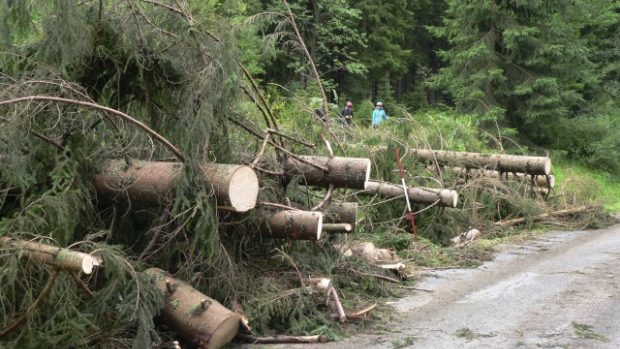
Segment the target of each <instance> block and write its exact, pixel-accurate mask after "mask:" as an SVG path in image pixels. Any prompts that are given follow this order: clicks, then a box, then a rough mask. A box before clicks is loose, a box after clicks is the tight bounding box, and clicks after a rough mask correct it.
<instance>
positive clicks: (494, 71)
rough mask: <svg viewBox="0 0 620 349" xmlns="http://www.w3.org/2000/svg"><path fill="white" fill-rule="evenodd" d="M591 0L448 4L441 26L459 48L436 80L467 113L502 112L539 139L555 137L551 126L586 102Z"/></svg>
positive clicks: (589, 80)
mask: <svg viewBox="0 0 620 349" xmlns="http://www.w3.org/2000/svg"><path fill="white" fill-rule="evenodd" d="M589 9H590V7H589V6H588V2H587V1H571V2H566V1H561V0H550V1H500V0H494V1H487V0H474V1H468V2H467V3H463V2H462V1H457V0H450V1H448V10H447V14H446V17H445V18H444V23H443V25H442V26H439V27H435V28H433V29H432V30H433V33H434V34H435V35H437V36H438V37H442V38H446V39H447V40H448V41H449V42H450V44H451V45H452V47H451V48H450V49H449V50H446V51H443V52H441V57H442V58H443V59H444V60H445V61H446V62H447V63H448V66H447V67H446V68H444V69H442V70H441V72H440V74H438V75H437V76H436V77H435V78H434V79H433V80H432V86H433V87H435V88H445V89H447V90H448V91H449V92H450V94H451V96H452V97H453V99H454V102H455V103H456V105H457V107H458V109H459V110H461V111H465V112H475V113H481V114H484V113H489V112H494V111H503V112H504V113H505V114H504V115H505V116H507V118H508V120H509V121H511V122H512V124H513V125H515V126H517V127H518V128H520V129H521V130H523V131H526V132H527V133H528V136H530V137H531V138H533V139H539V140H549V137H550V134H549V132H547V131H546V130H545V127H544V126H545V125H549V124H552V123H554V122H556V121H557V120H558V118H562V117H566V116H570V115H571V114H572V113H574V112H575V110H576V109H578V108H577V106H578V105H579V104H581V103H583V101H584V99H583V93H584V86H586V85H588V84H589V83H592V82H593V81H592V78H593V77H594V75H593V70H594V67H595V66H594V64H593V63H592V61H591V59H590V51H589V49H588V46H587V40H585V39H584V38H583V37H582V36H581V30H582V29H583V28H584V27H585V26H587V25H588V24H589V23H590V21H589V20H590V18H591V17H588V16H584V13H586V12H587V11H588V10H589Z"/></svg>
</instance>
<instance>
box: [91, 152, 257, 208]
mask: <svg viewBox="0 0 620 349" xmlns="http://www.w3.org/2000/svg"><path fill="white" fill-rule="evenodd" d="M182 170H183V164H181V163H179V162H161V161H133V162H132V164H131V166H129V167H127V166H126V165H125V162H124V161H122V160H109V161H107V162H106V163H105V164H104V166H103V168H102V170H101V172H100V173H99V174H97V175H96V176H95V188H96V189H97V191H98V192H99V193H100V194H102V195H103V196H106V197H109V198H112V199H116V198H118V197H120V198H121V199H128V200H129V201H131V202H136V203H140V204H156V203H159V202H162V201H164V202H165V201H169V200H171V199H172V198H173V193H174V190H175V188H176V184H177V180H178V179H179V177H180V176H181V171H182ZM201 170H202V173H203V174H204V176H205V179H206V180H207V181H208V182H209V183H210V184H211V185H212V186H213V188H214V190H215V193H216V196H217V200H218V206H219V208H223V209H227V210H231V211H237V212H245V211H248V210H250V209H252V208H254V206H255V204H256V198H257V196H258V190H259V187H258V177H257V176H256V173H254V171H253V170H252V169H251V168H249V167H248V166H242V165H225V164H215V163H206V164H203V165H202V166H201Z"/></svg>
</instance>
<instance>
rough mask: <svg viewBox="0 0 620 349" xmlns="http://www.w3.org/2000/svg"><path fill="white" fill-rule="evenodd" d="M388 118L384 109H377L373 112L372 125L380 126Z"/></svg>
mask: <svg viewBox="0 0 620 349" xmlns="http://www.w3.org/2000/svg"><path fill="white" fill-rule="evenodd" d="M387 118H388V116H387V114H386V113H385V110H383V108H381V109H379V108H375V110H373V112H372V125H373V126H376V125H379V124H380V123H381V122H382V121H383V120H385V119H387Z"/></svg>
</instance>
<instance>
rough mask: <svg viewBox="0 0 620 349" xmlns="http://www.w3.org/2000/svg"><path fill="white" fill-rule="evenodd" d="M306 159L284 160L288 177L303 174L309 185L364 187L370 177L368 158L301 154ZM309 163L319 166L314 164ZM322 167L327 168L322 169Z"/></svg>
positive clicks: (290, 158)
mask: <svg viewBox="0 0 620 349" xmlns="http://www.w3.org/2000/svg"><path fill="white" fill-rule="evenodd" d="M300 158H301V159H303V160H304V161H299V160H297V159H294V158H292V157H289V158H288V159H287V160H286V161H285V162H284V171H285V172H286V174H287V176H288V177H292V176H303V177H304V178H305V180H306V183H307V184H308V185H313V186H321V187H327V186H329V185H330V184H333V185H334V186H335V187H339V188H352V189H364V188H365V187H366V182H367V181H368V179H369V178H370V168H371V162H370V159H367V158H344V157H338V156H336V157H333V158H331V159H330V158H329V157H326V156H301V157H300ZM309 163H312V164H316V165H318V166H312V165H310V164H309ZM320 167H322V168H324V169H326V170H327V171H325V170H322V169H321V168H320Z"/></svg>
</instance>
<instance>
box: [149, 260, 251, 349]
mask: <svg viewBox="0 0 620 349" xmlns="http://www.w3.org/2000/svg"><path fill="white" fill-rule="evenodd" d="M144 273H145V274H147V275H149V276H150V277H152V278H154V280H155V284H156V287H157V289H158V290H159V291H160V292H161V293H162V294H163V295H164V297H165V299H166V305H165V307H164V310H163V318H164V320H165V321H166V322H167V323H168V324H170V326H171V327H173V328H174V329H175V330H176V331H178V332H179V333H180V334H181V335H183V336H184V337H185V339H187V340H188V341H191V342H193V343H194V344H196V345H198V346H199V347H201V348H208V349H218V348H221V347H222V346H224V345H226V344H227V343H229V342H230V341H231V340H232V339H233V338H234V337H235V335H236V334H237V332H238V331H239V325H240V324H241V317H240V316H239V314H237V313H234V312H232V311H230V310H229V309H227V308H226V307H224V306H223V305H221V304H220V303H218V302H217V301H216V300H214V299H213V298H210V297H208V296H206V295H204V294H203V293H201V292H199V291H198V290H196V289H195V288H193V287H192V286H191V285H189V284H187V283H185V282H183V281H180V280H178V279H175V278H173V277H172V276H170V275H169V274H168V273H167V272H165V271H164V270H162V269H158V268H151V269H147V270H145V271H144Z"/></svg>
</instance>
